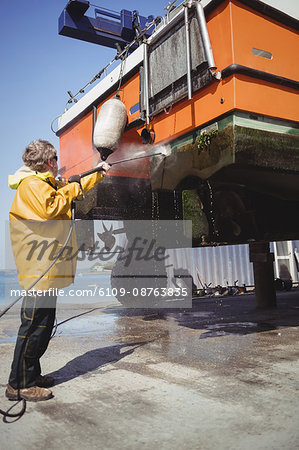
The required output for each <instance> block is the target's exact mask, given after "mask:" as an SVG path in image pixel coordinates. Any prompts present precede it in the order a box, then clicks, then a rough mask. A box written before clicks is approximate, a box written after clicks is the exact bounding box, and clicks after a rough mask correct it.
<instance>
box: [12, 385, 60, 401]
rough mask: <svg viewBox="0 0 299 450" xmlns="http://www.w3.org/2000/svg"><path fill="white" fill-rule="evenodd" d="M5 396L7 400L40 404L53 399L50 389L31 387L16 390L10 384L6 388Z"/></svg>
mask: <svg viewBox="0 0 299 450" xmlns="http://www.w3.org/2000/svg"><path fill="white" fill-rule="evenodd" d="M5 395H6V397H7V398H8V399H9V400H20V399H22V398H23V399H24V400H27V402H41V401H43V400H49V399H50V398H52V397H54V395H53V394H52V391H50V389H45V388H41V387H39V386H32V387H29V388H23V389H19V390H18V389H14V388H13V387H12V386H11V385H10V384H8V385H7V387H6V392H5Z"/></svg>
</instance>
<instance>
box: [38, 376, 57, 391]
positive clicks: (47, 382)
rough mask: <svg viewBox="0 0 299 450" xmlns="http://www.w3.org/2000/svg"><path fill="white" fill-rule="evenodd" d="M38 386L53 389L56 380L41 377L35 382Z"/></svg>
mask: <svg viewBox="0 0 299 450" xmlns="http://www.w3.org/2000/svg"><path fill="white" fill-rule="evenodd" d="M35 384H36V386H39V387H44V388H47V387H51V386H53V384H54V378H53V377H50V376H49V375H39V376H38V377H37V378H36V380H35Z"/></svg>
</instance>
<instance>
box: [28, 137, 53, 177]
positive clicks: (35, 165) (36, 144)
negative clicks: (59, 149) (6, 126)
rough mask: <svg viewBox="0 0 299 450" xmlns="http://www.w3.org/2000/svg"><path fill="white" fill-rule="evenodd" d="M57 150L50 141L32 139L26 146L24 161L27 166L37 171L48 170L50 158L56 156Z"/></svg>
mask: <svg viewBox="0 0 299 450" xmlns="http://www.w3.org/2000/svg"><path fill="white" fill-rule="evenodd" d="M56 154H57V153H56V150H55V148H54V146H53V145H52V144H51V143H50V142H49V141H43V140H42V139H38V140H37V141H32V142H30V144H29V145H28V146H27V147H26V149H25V151H24V153H23V156H22V158H23V161H24V163H25V166H27V167H29V168H30V169H32V170H36V171H37V172H45V171H46V170H47V164H48V159H52V158H54V157H55V156H56Z"/></svg>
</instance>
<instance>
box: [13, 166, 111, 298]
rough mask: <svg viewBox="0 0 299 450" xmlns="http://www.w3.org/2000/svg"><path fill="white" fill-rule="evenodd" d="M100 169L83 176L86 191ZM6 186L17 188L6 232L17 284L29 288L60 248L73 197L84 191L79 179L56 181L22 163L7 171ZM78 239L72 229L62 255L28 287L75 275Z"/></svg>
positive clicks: (61, 282) (61, 283)
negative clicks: (10, 245)
mask: <svg viewBox="0 0 299 450" xmlns="http://www.w3.org/2000/svg"><path fill="white" fill-rule="evenodd" d="M102 179H103V175H102V174H100V173H99V172H96V173H93V174H91V175H89V176H86V177H84V178H82V180H81V184H82V188H83V191H84V193H86V192H88V191H89V190H90V189H91V188H92V187H94V186H95V185H96V184H97V183H98V182H99V181H101V180H102ZM8 182H9V186H10V187H11V188H12V189H16V195H15V198H14V200H13V203H12V206H11V209H10V212H9V220H10V237H11V244H12V250H13V254H14V258H15V263H16V267H17V272H18V278H19V282H20V285H21V286H22V287H23V288H24V289H28V288H29V287H30V286H31V285H32V284H33V282H34V281H35V280H37V279H38V277H39V276H40V275H41V274H42V273H43V272H44V271H45V270H46V268H47V267H48V266H49V265H50V264H51V263H52V262H53V260H54V258H55V256H56V255H57V254H58V252H59V251H60V249H61V248H62V246H63V244H64V243H65V240H66V237H67V235H68V233H69V230H70V226H71V221H70V218H71V202H72V200H74V199H76V198H77V197H80V196H81V195H82V192H81V188H80V186H79V184H78V183H69V184H66V183H63V182H59V181H56V180H55V179H54V178H53V176H52V175H51V174H50V172H46V173H39V172H34V171H32V170H31V169H29V168H28V167H26V166H23V167H21V169H19V170H18V171H17V172H16V173H15V174H14V175H10V176H9V179H8ZM76 254H77V245H76V239H75V233H74V232H73V233H72V236H71V239H70V240H69V242H68V244H67V248H66V250H65V251H64V252H63V254H62V256H61V257H60V258H59V259H58V261H57V262H56V263H55V264H54V265H53V267H52V268H51V269H50V270H49V271H48V272H47V273H46V275H45V276H44V277H43V278H42V279H41V280H40V281H39V282H38V283H37V284H36V285H35V286H34V287H33V288H32V289H34V290H48V289H50V288H63V287H66V286H68V285H69V284H71V283H72V282H73V281H74V277H75V272H76V260H77V258H76Z"/></svg>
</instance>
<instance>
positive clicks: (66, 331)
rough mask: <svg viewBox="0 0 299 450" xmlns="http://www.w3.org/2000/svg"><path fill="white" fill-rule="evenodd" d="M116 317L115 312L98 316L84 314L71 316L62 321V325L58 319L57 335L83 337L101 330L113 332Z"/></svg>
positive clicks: (102, 331)
mask: <svg viewBox="0 0 299 450" xmlns="http://www.w3.org/2000/svg"><path fill="white" fill-rule="evenodd" d="M116 319H117V316H116V315H115V314H109V315H103V314H101V315H98V316H90V317H88V316H84V317H74V318H70V319H69V320H68V319H66V320H67V321H65V322H64V321H62V322H64V323H61V325H59V321H58V327H57V331H56V333H55V335H56V336H60V335H63V336H64V337H70V336H76V337H83V336H90V335H93V334H95V333H97V334H99V332H101V333H105V332H107V333H109V334H113V333H114V325H115V321H116ZM54 328H55V327H54Z"/></svg>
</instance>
